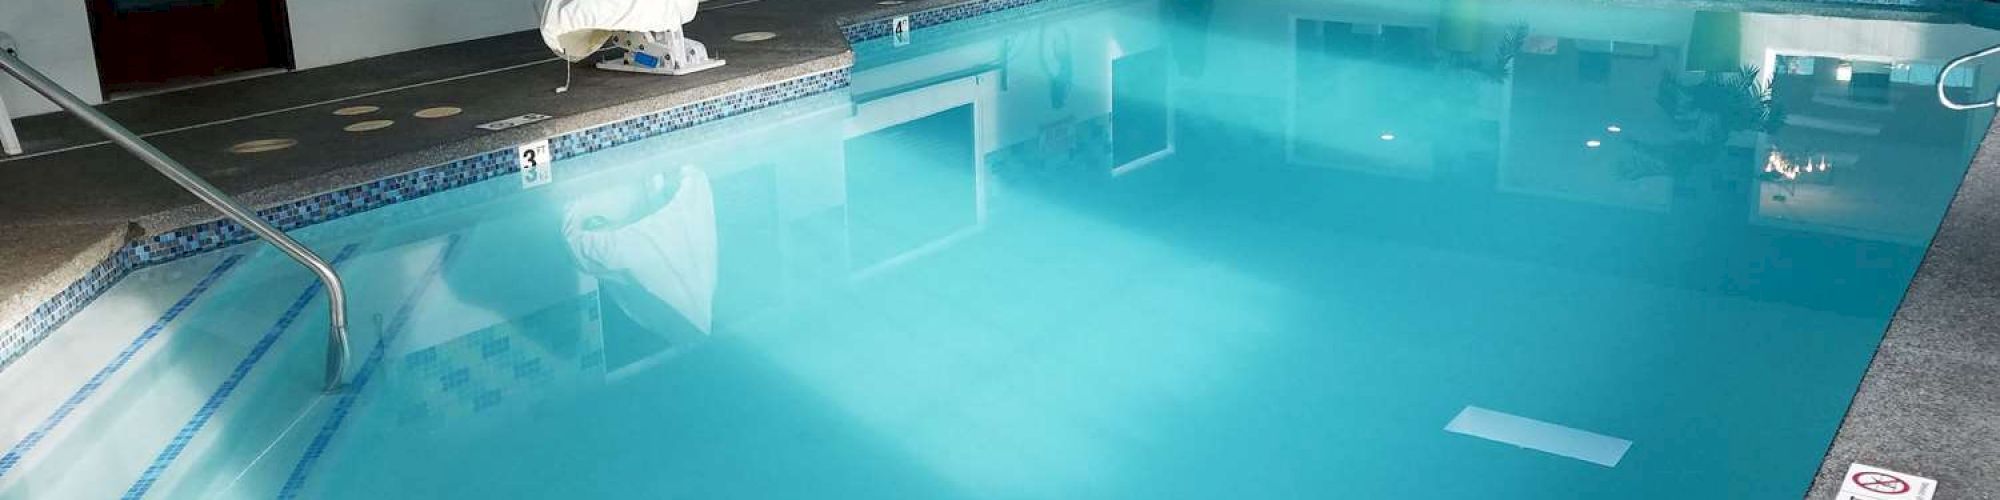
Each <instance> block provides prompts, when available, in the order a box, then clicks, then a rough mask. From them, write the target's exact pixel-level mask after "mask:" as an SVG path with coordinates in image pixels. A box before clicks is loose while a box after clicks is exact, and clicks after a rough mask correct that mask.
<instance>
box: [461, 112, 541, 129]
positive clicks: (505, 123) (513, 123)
mask: <svg viewBox="0 0 2000 500" xmlns="http://www.w3.org/2000/svg"><path fill="white" fill-rule="evenodd" d="M550 118H555V117H553V116H549V115H544V114H540V113H528V114H525V115H521V116H516V117H513V118H508V119H505V120H500V121H496V122H486V123H481V124H479V128H483V129H486V130H493V131H500V130H507V129H510V128H514V127H519V126H522V125H527V124H530V123H535V122H538V121H542V120H547V119H550Z"/></svg>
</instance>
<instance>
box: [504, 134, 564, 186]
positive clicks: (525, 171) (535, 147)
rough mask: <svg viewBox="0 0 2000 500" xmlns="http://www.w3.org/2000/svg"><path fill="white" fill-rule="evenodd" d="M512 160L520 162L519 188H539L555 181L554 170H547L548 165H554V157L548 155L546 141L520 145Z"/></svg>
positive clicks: (547, 142) (547, 143)
mask: <svg viewBox="0 0 2000 500" xmlns="http://www.w3.org/2000/svg"><path fill="white" fill-rule="evenodd" d="M514 159H515V160H519V161H520V163H519V164H518V165H519V167H520V169H521V187H524V188H531V187H535V186H540V185H543V184H548V183H549V181H552V180H555V179H556V172H555V169H552V168H549V164H551V163H555V155H553V154H550V153H549V141H547V140H540V141H535V142H530V143H527V144H525V145H522V146H521V148H520V149H516V150H514Z"/></svg>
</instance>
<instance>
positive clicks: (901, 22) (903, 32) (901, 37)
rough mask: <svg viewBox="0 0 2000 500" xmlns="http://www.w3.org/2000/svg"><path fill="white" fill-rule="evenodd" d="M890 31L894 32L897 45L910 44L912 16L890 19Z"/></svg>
mask: <svg viewBox="0 0 2000 500" xmlns="http://www.w3.org/2000/svg"><path fill="white" fill-rule="evenodd" d="M889 31H890V32H891V33H894V34H895V36H896V38H895V44H896V46H897V47H901V46H904V45H909V44H910V16H896V18H895V19H891V20H889Z"/></svg>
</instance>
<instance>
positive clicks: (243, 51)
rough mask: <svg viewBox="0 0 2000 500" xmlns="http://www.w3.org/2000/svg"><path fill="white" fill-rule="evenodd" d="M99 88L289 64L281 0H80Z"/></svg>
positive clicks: (153, 84) (119, 89) (125, 88)
mask: <svg viewBox="0 0 2000 500" xmlns="http://www.w3.org/2000/svg"><path fill="white" fill-rule="evenodd" d="M85 1H86V2H87V3H88V5H89V9H90V37H91V42H92V43H93V44H94V47H95V51H96V53H97V72H98V75H99V76H98V78H99V79H100V80H101V81H102V83H103V84H104V93H105V95H106V96H111V95H113V94H117V93H128V92H138V91H145V90H153V89H159V88H162V87H175V86H181V85H189V84H195V83H200V82H202V81H204V80H212V79H216V78H219V77H225V76H229V75H234V74H239V73H243V72H247V71H255V70H260V69H272V68H278V69H286V68H290V67H291V66H292V47H291V33H290V30H289V29H288V28H287V27H286V20H285V5H284V0H85Z"/></svg>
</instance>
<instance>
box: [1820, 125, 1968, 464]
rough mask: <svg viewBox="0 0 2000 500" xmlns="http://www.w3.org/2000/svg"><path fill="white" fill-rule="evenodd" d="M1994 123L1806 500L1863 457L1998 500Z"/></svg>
mask: <svg viewBox="0 0 2000 500" xmlns="http://www.w3.org/2000/svg"><path fill="white" fill-rule="evenodd" d="M1996 235H2000V126H1994V127H1989V128H1988V129H1987V134H1986V139H1985V140H1984V141H1982V142H1981V143H1980V146H1979V153H1978V154H1977V155H1976V156H1975V157H1974V160H1973V163H1972V169H1971V171H1970V172H1969V173H1967V174H1966V177H1965V183H1964V184H1963V185H1961V186H1960V187H1959V189H1958V197H1957V198H1956V199H1954V200H1953V201H1952V204H1951V211H1950V212H1949V213H1947V214H1946V215H1945V220H1944V224H1943V226H1942V227H1941V228H1940V229H1939V230H1938V234H1937V237H1936V238H1935V239H1933V240H1932V241H1931V247H1930V250H1929V252H1928V253H1927V254H1926V255H1925V257H1924V262H1923V265H1922V266H1920V267H1919V268H1918V269H1917V277H1916V279H1915V280H1912V281H1911V282H1910V288H1909V291H1908V292H1907V294H1906V295H1905V296H1904V297H1903V304H1902V306H1901V307H1899V308H1898V309H1897V310H1896V316H1895V320H1893V321H1892V322H1891V323H1890V325H1889V333H1888V336H1887V337H1886V338H1884V339H1883V341H1882V345H1881V347H1880V348H1879V349H1878V350H1877V351H1876V352H1875V360H1874V362H1873V364H1872V365H1871V366H1870V367H1869V368H1868V375H1867V376H1866V378H1865V379H1863V380H1862V382H1861V390H1860V392H1859V393H1858V394H1856V395H1855V397H1854V404H1853V406H1852V407H1850V408H1849V409H1848V413H1847V419H1846V420H1845V421H1844V422H1842V423H1841V428H1840V434H1839V436H1838V437H1837V438H1835V439H1834V443H1833V448H1832V450H1831V451H1829V452H1828V454H1827V460H1826V463H1825V464H1823V465H1822V466H1821V468H1820V475H1819V478H1818V480H1816V481H1815V482H1814V484H1813V489H1812V493H1811V495H1810V496H1808V497H1807V498H1810V499H1826V498H1834V495H1835V493H1836V492H1837V491H1838V490H1839V488H1840V482H1841V481H1842V479H1843V478H1842V477H1841V475H1842V474H1844V473H1846V471H1847V465H1848V464H1850V463H1853V462H1862V463H1867V464H1870V465H1876V466H1880V467H1884V468H1887V469H1891V470H1896V471H1901V472H1908V473H1912V474H1917V475H1920V476H1924V477H1929V478H1932V479H1937V480H1938V481H1939V482H1940V486H1939V489H1940V494H1939V495H1938V496H1937V498H1938V499H1940V500H1954V499H1994V498H2000V458H1996V457H2000V237H1996Z"/></svg>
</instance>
